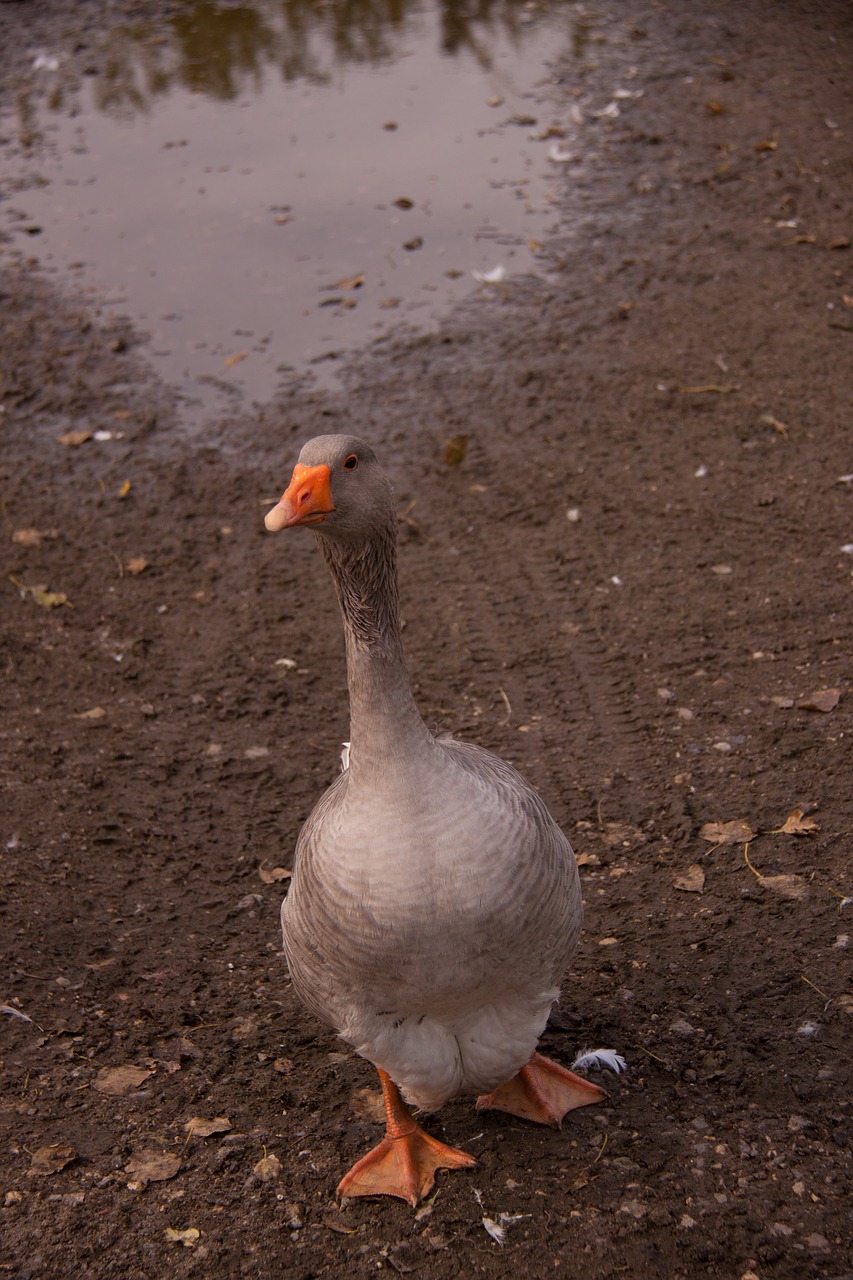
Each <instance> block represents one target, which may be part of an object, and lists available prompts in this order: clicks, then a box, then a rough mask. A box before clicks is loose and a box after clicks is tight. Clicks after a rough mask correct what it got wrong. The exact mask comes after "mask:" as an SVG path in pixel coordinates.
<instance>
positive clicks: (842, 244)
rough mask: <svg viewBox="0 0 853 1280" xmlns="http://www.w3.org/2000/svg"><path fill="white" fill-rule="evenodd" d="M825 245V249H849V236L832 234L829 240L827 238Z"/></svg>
mask: <svg viewBox="0 0 853 1280" xmlns="http://www.w3.org/2000/svg"><path fill="white" fill-rule="evenodd" d="M826 247H827V249H849V248H850V237H849V236H833V237H832V239H831V240H827V242H826Z"/></svg>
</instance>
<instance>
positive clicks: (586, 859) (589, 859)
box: [575, 853, 601, 867]
mask: <svg viewBox="0 0 853 1280" xmlns="http://www.w3.org/2000/svg"><path fill="white" fill-rule="evenodd" d="M575 862H576V863H577V864H578V866H579V867H597V866H599V865H600V864H601V859H600V858H599V856H598V854H597V853H579V854H578V855H577V856H576V858H575Z"/></svg>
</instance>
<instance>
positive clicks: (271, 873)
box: [258, 862, 293, 884]
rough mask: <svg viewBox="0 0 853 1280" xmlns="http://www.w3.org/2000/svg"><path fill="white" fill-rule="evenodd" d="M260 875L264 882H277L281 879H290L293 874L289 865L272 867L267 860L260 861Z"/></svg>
mask: <svg viewBox="0 0 853 1280" xmlns="http://www.w3.org/2000/svg"><path fill="white" fill-rule="evenodd" d="M258 875H259V876H260V878H261V880H263V882H264V884H277V883H278V881H280V880H289V879H290V877H291V876H292V875H293V872H292V871H288V869H287V867H271V866H269V864H268V863H267V862H260V863H258Z"/></svg>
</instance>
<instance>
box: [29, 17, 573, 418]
mask: <svg viewBox="0 0 853 1280" xmlns="http://www.w3.org/2000/svg"><path fill="white" fill-rule="evenodd" d="M584 21H585V20H584V19H583V18H582V10H581V8H580V5H579V4H576V3H574V2H573V0H541V2H540V3H539V4H538V6H537V5H536V4H535V3H531V0H467V2H466V0H462V2H456V3H453V2H451V0H245V2H244V3H243V4H241V5H239V6H234V5H228V4H225V3H216V2H215V0H198V2H197V3H195V4H192V5H190V4H188V5H186V6H183V7H181V9H180V11H179V13H178V16H177V17H175V18H174V19H173V21H172V22H171V23H170V24H168V26H167V27H163V26H158V27H156V28H153V27H151V26H145V25H142V24H139V25H137V26H135V27H130V26H126V27H124V28H122V29H119V30H112V31H111V32H109V33H108V34H106V35H105V36H104V37H103V40H102V43H101V46H100V50H99V53H98V56H97V58H96V59H94V61H95V63H96V65H97V67H98V73H97V74H94V75H86V76H85V77H84V78H80V77H79V76H77V77H76V78H75V73H74V71H73V70H72V68H73V63H72V62H70V61H66V62H63V61H62V60H59V64H58V66H56V65H54V66H52V67H51V68H50V69H49V72H48V75H47V76H42V78H41V79H40V80H39V81H37V86H38V87H41V88H42V89H43V90H44V92H39V91H38V87H37V89H36V92H27V93H23V94H22V95H21V97H20V100H19V109H20V112H21V114H20V115H19V126H20V128H19V134H18V142H19V144H22V145H19V149H18V152H17V159H18V161H19V163H20V165H21V170H20V172H19V173H18V174H16V175H15V177H14V182H15V183H16V185H17V190H18V191H19V192H20V193H21V196H20V200H19V202H20V203H21V204H25V206H26V209H25V211H24V210H21V211H20V212H19V213H18V214H17V216H18V217H19V219H20V218H24V219H26V221H27V222H28V223H29V224H30V225H31V226H33V227H35V229H36V232H35V233H36V234H38V236H39V239H38V242H37V243H38V249H39V256H40V261H42V262H43V263H44V264H45V266H47V267H48V268H51V269H54V270H59V271H65V272H72V273H73V277H72V278H73V279H74V280H75V282H76V283H77V284H78V286H80V287H85V288H86V289H87V290H89V291H90V292H91V294H92V296H93V297H98V298H99V299H101V300H102V303H103V305H109V306H120V307H121V308H122V309H123V310H124V311H125V312H127V313H129V314H130V315H131V317H132V319H133V321H134V323H135V324H138V325H139V326H140V327H142V328H143V329H144V331H145V332H146V333H147V334H148V335H149V338H150V343H149V351H150V353H151V357H152V359H153V360H154V361H155V362H156V364H157V367H158V369H159V371H160V372H161V373H162V375H163V376H164V377H166V378H167V379H168V380H170V381H172V382H174V383H176V384H178V385H180V386H181V387H182V388H185V389H186V390H187V391H188V393H189V395H190V396H196V395H197V394H201V395H205V394H206V389H207V388H208V387H209V388H211V389H212V390H211V392H210V394H211V396H218V397H222V396H225V397H233V396H234V395H237V396H239V395H240V394H241V393H242V394H245V393H250V394H252V395H253V396H255V397H260V398H264V399H266V398H268V397H269V396H271V395H272V394H274V393H275V391H276V389H277V388H279V387H281V386H282V385H283V384H284V383H285V382H286V381H287V380H288V379H289V378H291V377H293V376H300V375H301V373H302V372H303V371H304V370H306V369H307V368H309V367H311V368H313V369H318V368H319V367H320V365H322V369H323V370H326V369H329V370H330V374H329V376H333V374H332V373H331V369H332V368H333V366H334V363H335V362H336V361H337V360H339V359H340V358H341V357H342V356H343V355H344V353H345V352H347V351H352V350H354V349H355V348H357V347H360V346H363V345H364V344H365V343H367V342H368V341H369V340H370V339H371V338H374V337H376V336H378V335H380V334H382V333H387V332H388V331H389V329H390V328H392V327H394V328H396V327H397V326H399V325H400V324H401V323H408V324H410V325H413V326H416V327H417V328H419V329H423V328H424V327H425V326H432V325H433V324H434V323H437V320H438V317H439V315H440V314H442V313H443V312H444V311H445V310H446V309H447V308H448V307H449V306H450V305H452V304H453V303H454V302H455V301H457V300H459V299H461V298H463V297H466V296H467V295H468V294H470V292H471V291H472V290H473V289H474V288H475V285H474V282H473V280H472V276H474V278H475V279H476V278H479V279H482V278H483V273H487V274H488V273H491V272H494V271H495V269H496V268H500V271H501V273H505V275H506V276H507V277H509V276H512V275H517V274H519V273H523V272H526V271H531V270H532V271H538V270H541V269H543V267H544V260H543V261H541V262H540V260H539V255H540V251H541V247H542V243H543V241H544V240H545V239H546V237H547V234H548V230H549V228H550V226H551V225H552V221H553V215H552V212H551V210H552V201H553V200H554V198H555V186H556V184H557V183H558V182H559V181H560V179H562V178H563V177H564V175H565V173H566V164H567V162H568V160H569V159H570V158H571V159H575V157H574V156H571V157H570V155H569V153H568V152H566V154H565V155H561V156H560V158H559V162H557V161H555V159H554V157H553V156H550V155H549V146H550V144H549V139H553V138H554V137H558V138H560V139H564V142H563V143H561V147H562V148H563V149H564V150H565V148H566V146H567V144H568V143H569V141H570V139H571V138H572V137H573V133H572V130H573V128H574V126H572V125H570V124H569V123H568V122H567V121H566V118H565V116H564V115H563V113H562V111H561V108H560V106H559V101H560V100H559V98H558V99H555V100H554V105H553V107H552V105H549V98H548V95H547V94H544V95H543V94H542V93H540V92H539V89H538V86H540V85H541V83H542V80H543V74H544V73H545V71H546V65H547V63H548V60H549V59H550V58H552V57H553V56H554V55H555V53H557V51H558V50H560V49H563V48H565V46H566V44H567V43H568V42H571V40H572V35H573V33H574V37H575V49H576V50H580V49H582V48H583V46H584V44H585V42H586V39H587V29H586V28H585V27H584V29H583V30H580V27H581V24H582V22H584ZM452 55H455V56H452ZM52 61H54V62H55V61H56V60H53V59H52ZM36 70H37V69H36ZM39 74H40V75H41V73H39ZM568 92H569V91H568V90H566V93H568ZM563 100H565V99H563ZM573 101H574V99H573ZM531 111H532V112H533V114H531ZM392 122H393V125H394V127H393V128H391V127H390V126H391V124H392ZM575 123H576V122H575ZM40 130H41V137H40V136H39V135H40ZM40 142H43V143H44V144H45V145H44V146H38V144H39V143H40ZM551 149H553V148H551ZM577 158H578V159H579V157H577ZM34 163H36V164H38V166H39V169H38V171H37V172H36V171H35V170H34V168H33V164H34ZM576 173H577V170H576V169H574V174H576ZM24 191H25V192H26V195H24V194H23V193H24Z"/></svg>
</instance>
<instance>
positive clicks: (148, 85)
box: [51, 0, 561, 118]
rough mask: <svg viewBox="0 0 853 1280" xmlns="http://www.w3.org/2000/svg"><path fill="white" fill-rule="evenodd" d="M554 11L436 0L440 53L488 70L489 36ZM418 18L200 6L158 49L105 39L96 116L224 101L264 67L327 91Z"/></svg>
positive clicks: (501, 0)
mask: <svg viewBox="0 0 853 1280" xmlns="http://www.w3.org/2000/svg"><path fill="white" fill-rule="evenodd" d="M560 7H561V3H560V0H543V2H542V3H540V4H538V5H536V6H532V5H531V4H530V3H529V0H474V2H473V3H465V0H461V2H460V0H443V2H442V3H441V4H439V5H438V6H437V10H438V17H439V23H438V31H439V36H440V43H441V52H442V53H443V54H446V55H451V56H452V55H456V54H458V53H460V52H462V51H467V52H468V53H469V54H471V55H473V57H474V58H475V59H476V61H477V63H478V65H479V66H480V67H481V68H483V69H485V70H488V69H489V68H490V67H491V65H492V52H491V44H492V40H493V38H494V36H495V34H497V33H499V34H500V35H502V36H503V37H504V38H507V39H508V40H509V41H510V42H511V43H513V44H517V43H518V42H520V40H521V39H522V36H523V33H524V29H525V27H527V26H529V25H530V23H531V21H532V19H533V17H534V16H535V17H537V18H541V17H542V15H543V14H547V13H549V12H551V11H553V10H555V9H559V8H560ZM422 13H423V9H422V5H421V3H420V2H419V0H334V2H332V3H326V2H325V0H254V2H253V3H249V4H245V5H242V6H240V7H239V8H232V7H228V6H224V7H223V6H220V5H218V4H216V3H213V2H212V0H200V2H199V3H197V4H195V5H193V6H191V7H189V8H188V9H187V11H186V12H183V13H181V14H179V15H178V16H177V17H176V18H174V19H173V20H172V22H171V23H170V27H171V35H172V38H171V39H169V40H168V41H165V42H164V41H163V40H162V39H160V38H156V37H155V38H152V35H151V31H150V29H149V28H146V27H144V26H143V27H133V28H130V27H128V28H122V29H119V30H118V31H116V32H114V33H113V34H112V35H111V37H110V40H109V46H108V49H109V56H108V59H107V62H106V66H105V69H104V72H103V74H102V75H101V76H99V77H98V79H97V82H96V83H95V86H94V94H95V102H96V105H97V108H98V110H100V111H102V112H104V113H106V114H110V115H116V116H120V117H125V118H127V117H130V116H132V115H134V114H136V113H140V112H146V111H147V110H148V109H149V107H150V105H151V104H152V103H153V101H154V100H155V99H157V98H159V97H161V96H163V95H165V94H168V93H169V92H171V91H172V90H173V89H174V88H175V87H176V86H181V87H183V88H185V89H188V90H190V92H192V93H202V94H205V95H207V96H209V97H212V98H217V99H219V100H221V101H228V100H231V99H234V98H237V97H239V96H240V95H241V94H242V93H244V92H246V91H248V90H254V91H255V92H257V90H258V89H259V87H260V84H261V82H262V79H263V75H264V72H265V71H267V70H268V69H270V68H276V69H277V70H278V71H279V73H280V74H281V76H282V77H283V79H284V80H286V81H292V80H297V79H302V80H307V81H309V82H311V83H314V84H323V83H327V82H329V81H330V80H331V79H332V78H333V76H334V73H335V71H336V69H337V70H339V69H341V68H344V67H346V66H347V65H348V64H362V65H371V66H379V65H381V64H382V63H385V62H389V61H391V60H394V59H396V58H398V57H400V56H401V54H402V53H403V52H404V50H403V48H402V43H403V41H404V39H405V38H406V36H407V35H411V34H412V33H413V32H415V31H418V30H419V27H420V25H421V24H420V19H421V17H422ZM78 88H79V85H78V84H75V83H74V82H72V81H69V82H67V83H66V84H65V85H64V90H63V89H59V88H58V89H57V90H56V91H55V93H54V95H53V99H52V102H51V106H52V107H53V109H54V110H62V109H64V108H67V107H68V106H70V105H71V101H70V100H69V99H71V100H73V98H74V97H75V95H76V90H77V89H78Z"/></svg>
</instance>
